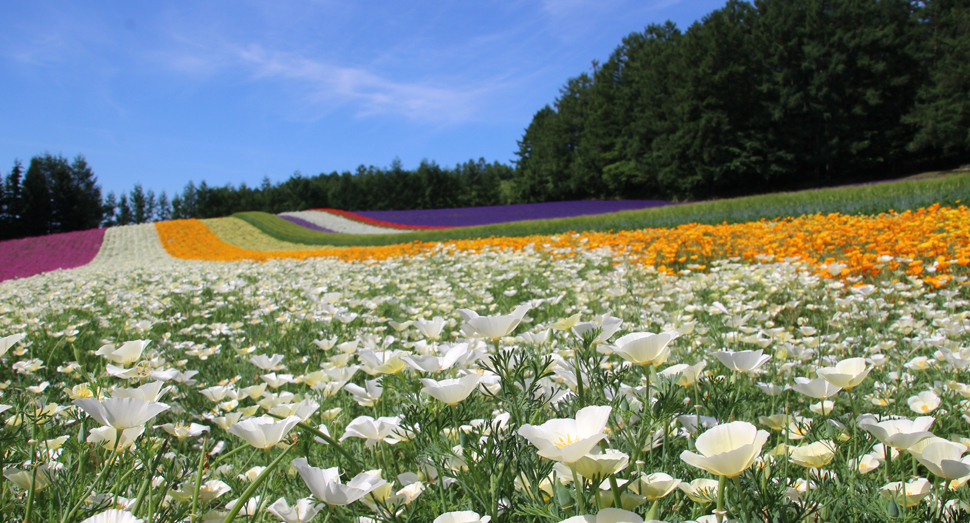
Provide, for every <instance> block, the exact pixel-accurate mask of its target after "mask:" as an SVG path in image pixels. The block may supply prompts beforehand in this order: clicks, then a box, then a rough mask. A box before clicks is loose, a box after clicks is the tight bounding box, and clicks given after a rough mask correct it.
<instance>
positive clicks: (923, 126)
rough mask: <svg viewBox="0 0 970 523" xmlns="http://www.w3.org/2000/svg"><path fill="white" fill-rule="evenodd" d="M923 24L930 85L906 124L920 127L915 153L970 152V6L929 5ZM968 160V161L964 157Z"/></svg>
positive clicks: (932, 0) (954, 0) (944, 0)
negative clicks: (935, 151)
mask: <svg viewBox="0 0 970 523" xmlns="http://www.w3.org/2000/svg"><path fill="white" fill-rule="evenodd" d="M918 14H919V16H920V19H921V20H922V22H923V23H922V27H921V29H922V31H921V34H920V36H921V38H920V40H921V41H922V42H924V44H923V46H922V49H921V50H922V52H921V56H920V57H921V58H922V59H923V60H924V63H926V64H927V65H928V69H929V71H928V73H929V74H928V77H929V81H928V82H926V83H924V84H923V85H922V87H921V88H920V90H919V93H918V94H917V98H916V104H915V106H914V107H913V109H912V111H910V113H909V114H907V115H906V119H905V121H906V122H907V123H910V124H913V125H915V126H916V127H917V133H916V136H915V137H914V138H913V141H912V143H910V145H909V148H910V150H912V151H923V150H925V149H928V148H936V149H938V150H940V151H942V152H943V154H947V155H950V154H959V153H966V152H967V151H970V2H968V1H967V0H928V1H926V2H923V8H922V9H921V10H920V11H919V13H918ZM964 159H966V157H964Z"/></svg>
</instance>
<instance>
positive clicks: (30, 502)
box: [24, 464, 39, 523]
mask: <svg viewBox="0 0 970 523" xmlns="http://www.w3.org/2000/svg"><path fill="white" fill-rule="evenodd" d="M32 466H33V469H34V470H33V471H31V473H30V490H28V491H27V513H26V514H25V515H24V523H30V516H31V515H32V513H33V511H34V492H35V491H36V490H37V489H36V485H37V469H38V468H39V467H38V466H37V465H36V464H33V465H32Z"/></svg>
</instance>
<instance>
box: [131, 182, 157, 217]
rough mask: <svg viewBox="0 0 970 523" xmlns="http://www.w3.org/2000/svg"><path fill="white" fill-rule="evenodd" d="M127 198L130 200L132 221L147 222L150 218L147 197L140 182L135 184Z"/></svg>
mask: <svg viewBox="0 0 970 523" xmlns="http://www.w3.org/2000/svg"><path fill="white" fill-rule="evenodd" d="M128 198H129V201H130V202H131V220H132V223H145V222H147V221H148V220H149V219H150V218H151V216H150V215H149V213H148V198H147V197H146V196H145V189H144V188H142V186H141V184H140V183H136V184H135V187H134V188H132V189H131V193H130V195H129V197H128Z"/></svg>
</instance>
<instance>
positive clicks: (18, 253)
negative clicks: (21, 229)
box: [0, 229, 104, 281]
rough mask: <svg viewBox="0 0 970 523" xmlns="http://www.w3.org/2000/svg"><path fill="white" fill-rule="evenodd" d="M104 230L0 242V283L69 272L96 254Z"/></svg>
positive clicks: (102, 238)
mask: <svg viewBox="0 0 970 523" xmlns="http://www.w3.org/2000/svg"><path fill="white" fill-rule="evenodd" d="M103 240H104V229H90V230H87V231H77V232H65V233H59V234H49V235H47V236H39V237H35V238H23V239H19V240H5V241H2V242H0V281H4V280H9V279H11V278H27V277H29V276H33V275H35V274H40V273H42V272H47V271H53V270H57V269H73V268H75V267H80V266H82V265H85V264H87V263H89V262H90V261H91V260H93V259H94V257H95V256H96V255H97V254H98V250H99V249H100V248H101V243H102V241H103Z"/></svg>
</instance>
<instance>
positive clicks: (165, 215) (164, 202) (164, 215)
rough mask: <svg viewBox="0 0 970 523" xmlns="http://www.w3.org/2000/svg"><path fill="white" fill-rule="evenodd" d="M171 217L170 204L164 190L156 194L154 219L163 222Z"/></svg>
mask: <svg viewBox="0 0 970 523" xmlns="http://www.w3.org/2000/svg"><path fill="white" fill-rule="evenodd" d="M171 219H172V206H171V204H169V202H168V195H167V194H165V191H162V194H159V195H158V205H157V210H156V212H155V221H159V222H164V221H167V220H171Z"/></svg>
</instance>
